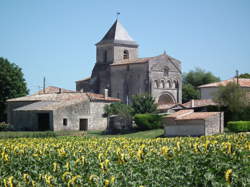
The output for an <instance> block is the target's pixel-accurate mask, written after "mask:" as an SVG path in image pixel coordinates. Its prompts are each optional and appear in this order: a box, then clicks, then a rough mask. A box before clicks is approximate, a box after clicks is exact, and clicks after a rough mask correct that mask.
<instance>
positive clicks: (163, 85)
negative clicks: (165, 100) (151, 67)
mask: <svg viewBox="0 0 250 187" xmlns="http://www.w3.org/2000/svg"><path fill="white" fill-rule="evenodd" d="M160 88H165V82H164V80H161V83H160Z"/></svg>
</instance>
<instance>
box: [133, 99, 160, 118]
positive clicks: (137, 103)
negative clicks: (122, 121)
mask: <svg viewBox="0 0 250 187" xmlns="http://www.w3.org/2000/svg"><path fill="white" fill-rule="evenodd" d="M132 108H133V113H134V114H145V113H154V112H156V110H157V104H155V99H154V98H153V97H152V96H150V95H148V94H141V95H135V96H133V98H132Z"/></svg>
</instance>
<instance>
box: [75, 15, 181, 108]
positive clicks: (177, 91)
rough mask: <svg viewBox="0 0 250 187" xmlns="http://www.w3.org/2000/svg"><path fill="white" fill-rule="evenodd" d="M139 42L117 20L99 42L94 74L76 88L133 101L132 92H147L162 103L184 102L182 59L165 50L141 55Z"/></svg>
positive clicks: (77, 83)
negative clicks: (153, 54)
mask: <svg viewBox="0 0 250 187" xmlns="http://www.w3.org/2000/svg"><path fill="white" fill-rule="evenodd" d="M138 48H139V45H138V44H137V43H136V42H135V41H134V40H133V39H132V38H131V37H130V36H129V34H128V32H127V31H126V30H125V28H124V27H123V26H122V24H121V23H120V22H119V21H118V20H116V21H115V22H114V24H113V25H112V26H111V28H110V29H109V31H108V32H107V33H106V34H105V35H104V37H103V38H102V39H101V41H100V42H98V43H97V44H96V63H95V66H94V68H93V70H92V74H91V77H89V78H86V79H83V80H79V81H76V90H77V91H83V92H93V93H97V94H103V93H104V91H105V90H106V91H107V90H108V94H109V96H111V97H116V98H119V99H121V100H122V101H123V102H124V103H131V100H132V96H133V95H136V94H143V93H147V94H150V95H152V96H153V97H154V98H155V100H156V102H157V103H158V104H159V105H173V104H176V103H181V102H182V77H181V62H180V61H179V60H177V59H175V58H173V57H171V56H169V55H167V54H166V53H165V52H164V53H163V54H161V55H158V56H154V57H147V58H139V57H138Z"/></svg>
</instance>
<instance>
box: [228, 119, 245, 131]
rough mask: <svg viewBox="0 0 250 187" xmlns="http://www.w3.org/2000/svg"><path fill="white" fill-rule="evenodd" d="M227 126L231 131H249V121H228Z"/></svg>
mask: <svg viewBox="0 0 250 187" xmlns="http://www.w3.org/2000/svg"><path fill="white" fill-rule="evenodd" d="M227 127H228V129H229V130H230V131H233V132H248V131H250V121H229V122H228V123H227Z"/></svg>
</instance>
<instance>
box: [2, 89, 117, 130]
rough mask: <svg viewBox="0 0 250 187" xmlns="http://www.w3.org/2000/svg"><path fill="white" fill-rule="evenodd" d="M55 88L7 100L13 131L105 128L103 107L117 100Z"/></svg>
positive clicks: (105, 120) (9, 120)
mask: <svg viewBox="0 0 250 187" xmlns="http://www.w3.org/2000/svg"><path fill="white" fill-rule="evenodd" d="M55 90H56V87H54V88H53V89H51V87H49V88H47V89H46V92H45V93H43V92H38V93H36V94H34V95H30V96H25V97H19V98H15V99H9V100H8V101H7V111H8V123H9V124H11V125H12V126H13V127H14V129H15V130H32V131H37V130H39V131H44V130H53V131H60V130H105V129H106V128H107V118H105V117H104V116H103V114H104V106H105V105H107V104H110V103H112V102H117V101H120V100H119V99H117V98H111V97H108V96H107V95H106V96H105V95H101V94H94V93H81V92H70V91H66V90H64V89H61V88H60V89H57V90H58V91H57V92H56V91H55ZM63 91H65V92H63Z"/></svg>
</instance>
